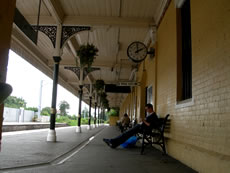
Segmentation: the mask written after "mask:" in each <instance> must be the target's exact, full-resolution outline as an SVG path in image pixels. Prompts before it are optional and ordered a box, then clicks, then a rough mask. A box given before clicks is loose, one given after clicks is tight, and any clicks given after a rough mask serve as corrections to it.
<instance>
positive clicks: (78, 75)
mask: <svg viewBox="0 0 230 173" xmlns="http://www.w3.org/2000/svg"><path fill="white" fill-rule="evenodd" d="M64 69H66V70H70V71H72V72H74V73H75V74H76V75H77V77H78V80H80V67H64Z"/></svg>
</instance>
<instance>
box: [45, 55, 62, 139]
mask: <svg viewBox="0 0 230 173" xmlns="http://www.w3.org/2000/svg"><path fill="white" fill-rule="evenodd" d="M53 59H54V62H55V65H54V73H53V92H52V104H51V116H50V131H49V134H48V136H47V141H52V142H55V141H56V132H55V118H56V101H57V84H58V72H59V62H60V61H61V57H60V56H54V57H53Z"/></svg>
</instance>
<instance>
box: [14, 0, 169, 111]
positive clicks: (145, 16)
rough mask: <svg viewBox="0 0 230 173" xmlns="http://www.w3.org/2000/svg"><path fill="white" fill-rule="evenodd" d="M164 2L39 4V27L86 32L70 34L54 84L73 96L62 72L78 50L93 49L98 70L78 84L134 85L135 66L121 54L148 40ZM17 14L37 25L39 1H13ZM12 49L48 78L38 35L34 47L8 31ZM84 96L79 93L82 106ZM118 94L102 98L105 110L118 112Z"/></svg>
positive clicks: (48, 54) (73, 85) (69, 78)
mask: <svg viewBox="0 0 230 173" xmlns="http://www.w3.org/2000/svg"><path fill="white" fill-rule="evenodd" d="M167 3H168V0H42V1H41V11H40V20H39V26H44V25H45V26H56V25H57V24H58V23H61V24H62V25H63V26H89V27H90V30H89V31H87V30H86V31H81V32H78V33H76V34H74V35H73V36H72V37H71V38H70V39H68V40H67V41H66V42H65V45H64V46H63V54H62V56H61V58H62V61H61V62H60V70H59V76H60V77H59V83H60V84H61V85H63V86H64V87H65V88H67V89H68V90H69V91H71V92H72V93H73V94H75V95H78V92H77V91H78V89H79V79H78V78H77V76H76V75H75V74H74V73H73V72H72V71H69V70H66V69H65V68H64V67H66V66H76V62H75V57H77V56H76V50H77V49H78V48H79V46H80V45H82V44H85V43H93V44H94V45H95V46H96V47H97V48H98V49H99V52H98V56H97V58H96V59H95V61H94V63H93V67H99V68H100V70H97V71H94V72H91V73H90V74H89V75H88V77H87V78H86V79H85V81H84V83H85V84H89V83H94V82H95V80H97V79H103V80H104V81H105V83H106V84H117V85H119V84H120V83H121V82H123V83H126V84H127V85H130V84H131V85H132V82H136V81H135V80H136V79H135V75H133V74H134V73H133V72H135V69H136V68H137V64H136V63H134V62H132V61H131V60H130V59H129V58H128V57H127V54H126V51H127V47H128V45H129V44H130V43H132V42H133V41H140V42H144V43H145V44H146V45H148V44H149V43H150V41H151V40H153V39H154V37H153V34H154V31H155V29H156V26H157V24H158V23H159V21H160V18H161V16H162V14H163V13H164V10H165V7H166V5H167ZM16 6H17V9H18V10H19V11H20V12H21V13H22V15H23V16H24V17H25V19H26V20H27V21H28V22H29V23H30V24H31V25H37V17H38V7H39V0H29V1H28V0H17V4H16ZM11 46H12V49H13V50H14V51H15V52H17V53H18V54H19V55H21V56H22V57H23V58H25V59H27V60H28V61H29V62H30V63H31V64H33V65H34V66H35V67H37V68H38V69H40V70H41V71H43V72H45V73H46V74H47V75H48V76H50V77H52V69H53V65H54V62H53V55H54V46H53V44H52V42H51V40H50V39H49V37H47V35H45V34H44V33H43V32H39V33H38V41H37V44H34V43H33V42H32V41H31V40H29V39H28V38H27V37H26V36H25V34H24V33H23V32H21V31H20V29H19V28H18V27H17V26H16V25H14V28H13V34H12V45H11ZM88 94H89V91H88V90H87V89H86V88H85V89H84V95H85V97H84V101H86V102H87V98H88V97H87V95H88ZM125 96H126V94H124V93H120V94H118V93H115V94H113V93H108V99H109V104H110V106H111V107H119V106H120V105H121V103H122V101H123V99H124V98H125Z"/></svg>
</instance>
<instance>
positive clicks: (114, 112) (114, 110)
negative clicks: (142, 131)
mask: <svg viewBox="0 0 230 173" xmlns="http://www.w3.org/2000/svg"><path fill="white" fill-rule="evenodd" d="M106 114H107V116H115V117H116V116H119V110H117V109H114V108H113V109H110V111H109V112H106Z"/></svg>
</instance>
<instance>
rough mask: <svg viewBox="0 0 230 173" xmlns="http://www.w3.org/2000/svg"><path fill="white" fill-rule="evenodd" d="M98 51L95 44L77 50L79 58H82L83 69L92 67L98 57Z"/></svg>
mask: <svg viewBox="0 0 230 173" xmlns="http://www.w3.org/2000/svg"><path fill="white" fill-rule="evenodd" d="M97 52H98V49H97V48H96V47H95V46H94V45H93V44H88V43H87V45H81V46H80V48H79V50H77V56H79V58H80V65H81V67H85V66H88V68H90V67H91V65H92V63H93V61H94V59H95V56H97Z"/></svg>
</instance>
